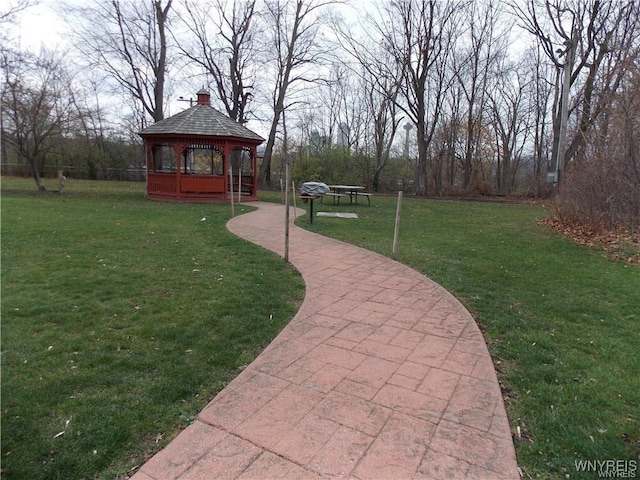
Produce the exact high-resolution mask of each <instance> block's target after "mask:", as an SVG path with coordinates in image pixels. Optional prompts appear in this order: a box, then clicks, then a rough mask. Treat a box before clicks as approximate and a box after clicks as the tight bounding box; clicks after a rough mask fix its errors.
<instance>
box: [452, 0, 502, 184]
mask: <svg viewBox="0 0 640 480" xmlns="http://www.w3.org/2000/svg"><path fill="white" fill-rule="evenodd" d="M464 16H465V24H466V36H465V39H466V40H467V41H463V42H461V43H462V45H463V46H462V47H461V48H459V49H458V51H457V52H456V55H455V56H454V61H456V60H457V63H458V64H459V67H456V70H457V72H456V78H457V80H458V82H459V84H460V87H461V89H462V92H463V93H464V99H465V100H466V108H467V116H466V117H467V118H466V124H465V128H466V138H465V148H464V156H463V161H462V171H463V181H462V187H463V188H464V189H469V188H471V187H472V186H473V183H474V182H475V180H476V175H477V174H478V168H477V161H478V160H479V159H480V157H481V156H480V155H479V154H478V149H479V145H480V135H481V131H482V129H483V128H484V125H485V123H486V122H485V114H486V111H487V108H486V101H487V94H488V92H489V90H490V83H489V82H490V81H491V80H492V79H491V78H490V76H491V74H492V73H494V72H495V70H494V69H493V68H491V66H492V65H493V64H495V63H496V62H498V61H500V58H501V57H503V56H504V55H505V53H506V45H505V39H506V35H505V31H504V30H503V31H502V32H498V31H497V29H498V11H497V8H496V6H495V4H494V2H493V1H488V2H471V4H469V6H468V8H466V9H465V15H464ZM507 28H508V27H507ZM457 57H459V58H457Z"/></svg>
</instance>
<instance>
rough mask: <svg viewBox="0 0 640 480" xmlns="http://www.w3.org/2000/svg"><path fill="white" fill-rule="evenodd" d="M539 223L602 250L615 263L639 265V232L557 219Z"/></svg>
mask: <svg viewBox="0 0 640 480" xmlns="http://www.w3.org/2000/svg"><path fill="white" fill-rule="evenodd" d="M540 223H541V224H542V225H544V226H545V227H547V228H549V229H551V230H554V231H556V232H558V233H560V234H562V235H563V236H565V237H567V238H569V239H571V240H573V241H574V242H577V243H580V244H581V245H586V246H587V247H591V248H597V249H600V250H603V251H604V252H605V253H606V254H607V255H608V256H609V257H611V258H612V259H613V260H615V261H618V262H626V263H635V264H640V230H637V231H635V232H629V231H628V230H616V231H612V230H606V229H596V228H593V227H589V226H586V225H582V224H579V223H569V222H563V221H561V220H560V219H559V218H557V217H549V218H545V219H542V220H540Z"/></svg>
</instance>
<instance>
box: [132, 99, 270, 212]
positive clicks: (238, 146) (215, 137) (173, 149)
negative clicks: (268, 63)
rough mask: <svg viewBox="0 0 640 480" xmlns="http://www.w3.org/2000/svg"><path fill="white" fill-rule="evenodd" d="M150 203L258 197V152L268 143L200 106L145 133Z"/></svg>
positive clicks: (208, 107) (206, 102)
mask: <svg viewBox="0 0 640 480" xmlns="http://www.w3.org/2000/svg"><path fill="white" fill-rule="evenodd" d="M139 135H140V136H141V137H142V138H143V139H144V146H145V156H146V174H147V198H151V199H156V200H172V201H178V202H214V201H221V200H229V199H230V195H231V192H232V191H233V195H234V200H236V199H238V200H239V201H250V200H257V198H258V168H257V153H256V147H257V146H258V145H260V144H261V143H262V142H263V141H264V139H263V138H262V137H260V136H259V135H258V134H256V133H254V132H252V131H251V130H249V129H248V128H245V127H243V126H242V125H240V124H239V123H237V122H234V121H233V120H231V119H230V118H229V117H227V116H226V115H224V114H223V113H221V112H219V111H218V110H216V109H215V108H213V107H212V106H211V105H210V96H209V92H207V91H206V90H204V89H203V90H200V91H199V92H198V93H197V100H196V104H195V105H194V106H192V107H191V108H188V109H186V110H184V111H182V112H180V113H178V114H176V115H173V116H172V117H169V118H165V119H164V120H160V121H159V122H156V123H155V124H153V125H151V126H149V127H147V128H145V129H144V130H142V131H141V132H140V133H139Z"/></svg>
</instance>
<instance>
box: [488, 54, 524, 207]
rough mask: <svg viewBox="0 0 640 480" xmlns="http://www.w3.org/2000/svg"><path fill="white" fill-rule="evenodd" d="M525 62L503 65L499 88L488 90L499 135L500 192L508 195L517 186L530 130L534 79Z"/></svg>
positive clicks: (496, 135)
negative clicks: (529, 100)
mask: <svg viewBox="0 0 640 480" xmlns="http://www.w3.org/2000/svg"><path fill="white" fill-rule="evenodd" d="M523 70H524V69H523V66H522V65H521V64H511V65H509V64H507V63H506V62H504V63H503V64H502V66H501V68H500V73H501V75H500V76H499V77H498V80H499V83H497V85H496V88H493V89H491V92H489V93H488V97H489V103H490V110H491V124H492V126H493V130H494V133H495V137H496V147H497V148H496V150H497V162H496V185H497V189H498V193H500V194H502V195H506V194H508V193H511V192H512V190H513V189H514V187H515V180H516V176H517V173H518V168H519V166H520V160H521V158H522V151H523V149H524V145H525V142H526V140H527V139H528V133H529V112H528V111H526V110H527V105H526V100H527V95H526V94H527V90H528V89H529V87H530V85H531V83H532V81H531V80H530V78H529V77H528V75H527V73H526V71H523Z"/></svg>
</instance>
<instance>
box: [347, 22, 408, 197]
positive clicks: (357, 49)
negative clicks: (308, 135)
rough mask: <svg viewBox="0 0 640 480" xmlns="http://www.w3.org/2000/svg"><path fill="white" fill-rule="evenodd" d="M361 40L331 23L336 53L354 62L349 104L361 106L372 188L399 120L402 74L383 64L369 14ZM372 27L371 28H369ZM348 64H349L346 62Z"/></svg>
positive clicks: (379, 38)
mask: <svg viewBox="0 0 640 480" xmlns="http://www.w3.org/2000/svg"><path fill="white" fill-rule="evenodd" d="M362 27H363V28H361V31H362V32H363V34H362V38H357V37H356V36H354V35H353V34H352V29H351V27H350V26H346V25H344V24H343V23H342V22H336V23H335V24H334V31H335V32H336V34H337V37H338V41H339V44H340V50H339V52H340V54H346V55H347V56H348V58H351V59H352V60H353V61H354V62H355V66H352V67H349V68H350V71H351V73H352V74H355V75H357V77H358V78H359V79H360V88H359V90H358V98H354V99H353V100H352V103H354V104H356V103H358V104H364V106H365V109H366V110H365V112H366V113H365V118H366V119H367V122H366V123H368V124H370V127H369V128H361V129H360V131H361V132H363V133H365V132H366V134H368V135H369V136H370V138H371V142H369V143H370V144H371V147H372V149H373V155H374V166H373V178H372V185H371V186H372V188H373V190H374V191H378V190H379V188H380V175H381V174H382V171H383V170H384V168H385V167H386V166H387V163H388V161H389V153H390V151H391V146H392V143H393V139H394V137H395V134H396V132H397V129H398V126H399V124H400V121H401V119H400V118H399V116H398V115H397V111H398V95H399V92H400V85H401V83H402V80H403V78H402V75H399V74H398V70H397V68H396V67H397V65H396V64H395V63H394V62H389V61H387V58H386V54H387V52H386V49H385V47H384V37H383V36H382V35H380V30H379V28H376V27H379V25H378V24H377V21H376V20H375V19H374V18H373V16H372V15H369V16H368V17H367V19H366V23H365V24H364V25H362ZM371 27H373V28H371ZM346 64H347V65H349V63H348V62H347V63H346Z"/></svg>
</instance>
